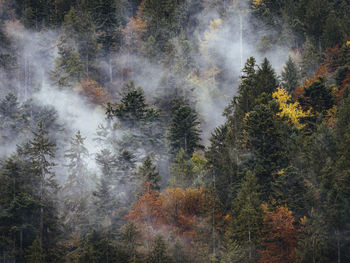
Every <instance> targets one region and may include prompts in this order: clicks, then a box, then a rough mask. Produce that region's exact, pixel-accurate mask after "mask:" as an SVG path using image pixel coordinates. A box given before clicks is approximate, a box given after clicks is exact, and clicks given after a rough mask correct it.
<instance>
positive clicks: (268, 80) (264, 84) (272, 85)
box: [253, 58, 278, 98]
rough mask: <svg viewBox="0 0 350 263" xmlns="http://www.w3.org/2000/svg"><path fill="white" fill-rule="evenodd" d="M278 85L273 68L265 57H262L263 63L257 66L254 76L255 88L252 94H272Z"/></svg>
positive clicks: (256, 95)
mask: <svg viewBox="0 0 350 263" xmlns="http://www.w3.org/2000/svg"><path fill="white" fill-rule="evenodd" d="M277 87H278V81H277V79H276V74H275V71H274V70H273V68H272V66H271V64H270V62H269V61H268V60H267V58H264V61H263V63H262V64H261V66H260V67H259V68H258V70H257V72H256V76H255V88H254V91H253V94H254V95H255V98H257V97H259V95H261V94H262V93H264V92H265V93H267V94H272V93H273V92H274V91H275V90H276V89H277Z"/></svg>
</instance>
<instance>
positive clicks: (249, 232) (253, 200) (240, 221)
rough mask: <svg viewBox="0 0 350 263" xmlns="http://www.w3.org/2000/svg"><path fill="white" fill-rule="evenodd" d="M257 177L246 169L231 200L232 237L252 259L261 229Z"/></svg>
mask: <svg viewBox="0 0 350 263" xmlns="http://www.w3.org/2000/svg"><path fill="white" fill-rule="evenodd" d="M259 190H260V186H259V185H258V179H257V178H256V177H255V176H254V174H253V173H252V172H251V171H248V172H247V174H246V176H245V178H244V180H243V183H242V186H241V188H240V190H239V191H238V193H237V197H236V199H235V200H234V201H233V203H234V205H233V207H234V210H233V215H232V216H233V228H232V237H231V238H232V239H233V240H237V242H238V244H239V245H240V246H242V247H244V248H245V249H246V256H247V257H248V259H249V260H252V259H253V258H254V257H255V256H256V248H257V247H258V244H259V231H260V230H261V227H262V226H261V222H262V210H261V201H260V198H259Z"/></svg>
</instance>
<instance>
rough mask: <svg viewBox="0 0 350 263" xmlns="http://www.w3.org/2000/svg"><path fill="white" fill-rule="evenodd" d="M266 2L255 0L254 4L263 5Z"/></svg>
mask: <svg viewBox="0 0 350 263" xmlns="http://www.w3.org/2000/svg"><path fill="white" fill-rule="evenodd" d="M263 3H264V0H253V4H254V5H255V6H259V5H262V4H263Z"/></svg>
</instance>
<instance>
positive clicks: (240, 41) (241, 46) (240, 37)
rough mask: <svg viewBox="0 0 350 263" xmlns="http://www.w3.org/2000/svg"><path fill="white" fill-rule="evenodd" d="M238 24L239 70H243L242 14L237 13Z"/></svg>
mask: <svg viewBox="0 0 350 263" xmlns="http://www.w3.org/2000/svg"><path fill="white" fill-rule="evenodd" d="M239 24H240V33H239V46H240V55H241V69H242V68H243V18H242V13H241V12H240V13H239Z"/></svg>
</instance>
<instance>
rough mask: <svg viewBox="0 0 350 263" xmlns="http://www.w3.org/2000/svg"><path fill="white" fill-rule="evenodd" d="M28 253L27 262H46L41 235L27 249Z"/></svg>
mask: <svg viewBox="0 0 350 263" xmlns="http://www.w3.org/2000/svg"><path fill="white" fill-rule="evenodd" d="M27 253H28V255H27V256H26V262H28V263H44V262H45V255H44V251H43V249H42V247H41V245H40V240H39V237H37V238H36V239H35V240H34V242H33V245H31V246H30V247H29V248H28V251H27Z"/></svg>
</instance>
